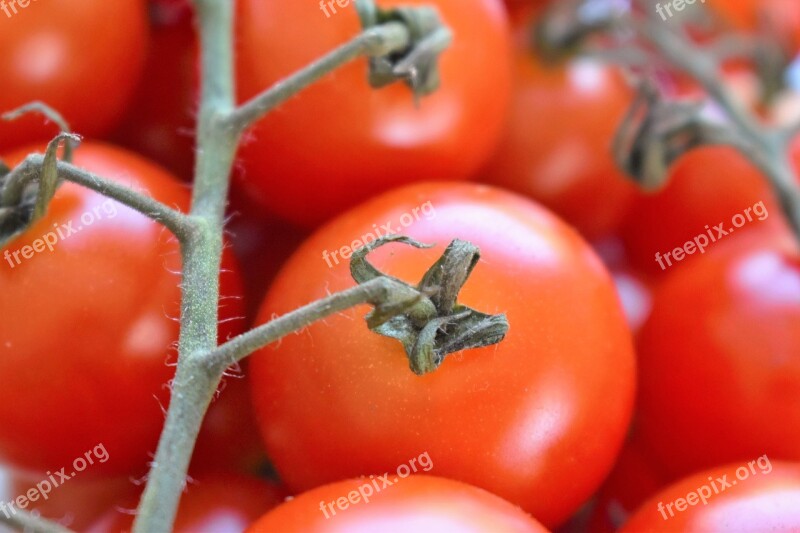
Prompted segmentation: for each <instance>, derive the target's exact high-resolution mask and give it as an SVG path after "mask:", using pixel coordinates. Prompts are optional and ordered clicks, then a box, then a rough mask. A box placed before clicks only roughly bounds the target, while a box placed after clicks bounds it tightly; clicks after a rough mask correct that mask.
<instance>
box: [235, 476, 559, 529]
mask: <svg viewBox="0 0 800 533" xmlns="http://www.w3.org/2000/svg"><path fill="white" fill-rule="evenodd" d="M369 484H370V480H369V479H367V478H362V479H348V480H345V481H339V482H337V483H333V484H330V485H325V486H323V487H318V488H316V489H313V490H311V491H309V492H306V493H305V494H301V495H300V496H297V497H295V498H292V499H291V500H290V501H288V502H286V503H284V504H283V505H281V506H280V507H277V508H276V509H274V510H272V511H270V512H269V513H267V514H266V515H264V516H263V517H261V519H259V520H258V521H257V522H256V523H255V524H253V525H252V526H250V528H249V529H248V530H247V533H267V532H273V531H280V532H282V533H294V532H297V533H312V532H322V531H357V532H361V531H363V532H367V531H381V532H385V533H400V532H405V531H410V530H413V529H414V528H419V527H420V526H424V527H425V528H426V529H427V530H433V529H436V530H437V531H463V532H464V533H467V532H480V531H504V532H508V533H511V532H519V533H522V532H528V533H546V532H547V529H546V528H545V527H543V526H542V525H541V524H539V523H538V522H537V521H536V520H534V519H533V518H531V517H530V516H528V515H526V514H525V513H524V512H523V511H522V510H521V509H519V508H518V507H515V506H514V505H512V504H510V503H509V502H507V501H504V500H502V499H501V498H498V497H497V496H495V495H493V494H490V493H489V492H486V491H484V490H481V489H478V488H476V487H472V486H470V485H467V484H465V483H459V482H457V481H452V480H449V479H444V478H438V477H432V476H424V475H412V476H410V477H407V478H405V479H401V480H399V481H397V482H396V483H395V484H393V485H392V486H391V487H388V488H386V489H385V491H386V492H382V493H381V492H377V491H376V493H375V495H374V496H372V497H370V495H369V494H368V493H367V487H368V486H371V485H369ZM360 487H361V488H362V491H363V494H366V495H367V498H368V500H366V501H365V500H363V499H362V496H361V494H360V493H358V492H357V491H358V489H359V488H360ZM379 487H380V485H379ZM373 490H375V489H373ZM354 491H355V494H356V496H358V499H356V498H355V497H354V498H352V499H351V500H349V502H348V503H347V507H346V508H344V509H340V508H336V507H335V506H334V507H333V509H332V510H331V509H329V508H327V507H326V508H325V512H327V513H328V515H327V517H326V514H325V512H323V511H322V510H321V507H322V506H323V505H324V504H325V503H327V502H335V501H336V500H337V499H339V498H344V499H347V498H348V495H350V494H352V493H353V492H354ZM343 505H344V504H343ZM332 512H334V513H336V514H332Z"/></svg>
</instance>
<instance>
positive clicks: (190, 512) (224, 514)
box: [89, 474, 284, 533]
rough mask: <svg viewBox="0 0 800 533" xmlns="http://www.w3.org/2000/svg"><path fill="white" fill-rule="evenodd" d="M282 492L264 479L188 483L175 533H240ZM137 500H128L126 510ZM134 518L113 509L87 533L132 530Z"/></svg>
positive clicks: (227, 477)
mask: <svg viewBox="0 0 800 533" xmlns="http://www.w3.org/2000/svg"><path fill="white" fill-rule="evenodd" d="M283 498H284V492H283V490H282V489H280V488H279V487H277V486H275V485H273V484H271V483H268V482H266V481H264V480H261V479H258V478H254V477H249V476H242V475H232V474H218V475H214V476H209V477H205V478H201V479H199V480H197V481H195V482H194V483H190V484H189V485H188V487H187V489H186V492H185V494H184V495H183V496H182V497H181V503H180V507H178V514H177V516H176V517H175V526H174V528H173V532H174V533H200V532H209V533H211V532H213V533H241V532H242V531H244V529H245V528H246V527H247V526H248V525H249V524H251V523H253V521H255V520H256V519H258V517H260V516H261V515H263V514H264V513H265V512H267V511H269V510H270V509H272V508H273V507H275V506H277V505H279V504H280V503H281V502H282V501H283ZM136 502H137V500H131V501H129V502H128V503H129V505H128V506H127V507H128V508H129V509H132V508H135V507H136ZM133 519H134V517H133V515H132V514H131V513H130V512H121V511H120V509H112V510H111V511H109V512H108V513H107V514H106V515H105V516H103V517H102V518H101V519H100V520H99V521H98V522H97V523H95V525H94V526H93V527H91V528H90V529H89V533H121V532H127V531H131V528H132V527H133Z"/></svg>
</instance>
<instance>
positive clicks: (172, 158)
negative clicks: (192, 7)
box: [112, 2, 198, 180]
mask: <svg viewBox="0 0 800 533" xmlns="http://www.w3.org/2000/svg"><path fill="white" fill-rule="evenodd" d="M156 6H157V9H155V13H156V20H157V22H158V21H161V23H160V24H156V25H155V27H154V28H153V31H152V44H151V46H150V52H149V54H148V56H147V62H146V64H145V68H144V76H142V81H141V83H140V84H139V87H138V88H137V90H136V93H135V95H134V97H133V100H132V102H131V105H130V106H129V107H128V113H127V114H126V116H125V118H124V119H123V121H122V123H121V124H120V125H119V126H118V127H117V129H116V130H115V132H114V134H113V136H112V137H113V139H114V141H115V142H117V143H119V144H120V145H122V146H125V147H127V148H130V149H132V150H134V151H136V152H139V153H141V154H143V155H145V156H147V157H149V158H150V159H152V160H153V161H156V162H158V163H160V164H162V165H164V166H165V167H167V168H168V169H169V170H171V171H172V172H174V173H175V174H176V175H177V176H178V177H181V178H184V179H186V180H190V179H191V177H192V170H193V169H194V130H195V120H194V116H195V111H196V108H197V86H198V69H197V57H198V55H197V54H198V50H197V43H196V42H195V41H196V39H195V34H194V28H193V26H192V18H191V16H189V15H190V12H189V7H188V6H184V5H183V4H181V3H176V2H171V3H170V2H167V3H165V4H164V5H162V4H157V5H156ZM175 19H177V20H175Z"/></svg>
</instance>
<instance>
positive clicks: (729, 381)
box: [638, 232, 800, 478]
mask: <svg viewBox="0 0 800 533" xmlns="http://www.w3.org/2000/svg"><path fill="white" fill-rule="evenodd" d="M785 237H786V239H785V240H782V239H779V238H778V237H777V236H775V235H773V234H761V233H760V232H752V233H751V234H750V235H749V236H744V235H743V236H742V237H741V238H740V239H738V240H735V241H730V242H728V243H724V244H723V243H720V244H718V245H717V246H718V248H715V249H714V250H712V251H711V252H709V253H706V255H705V257H703V258H702V259H701V260H698V261H695V262H693V263H691V264H688V265H685V266H684V267H682V268H681V269H680V270H676V271H675V272H673V273H672V275H671V276H670V277H669V278H668V279H667V281H666V282H665V283H664V284H663V285H662V286H661V288H660V289H659V291H658V292H657V294H656V297H655V303H654V307H653V311H652V314H651V316H650V319H649V320H648V322H647V323H646V324H645V326H644V328H643V329H642V331H641V333H640V336H639V344H638V354H639V361H640V382H639V391H640V393H639V403H638V409H639V412H638V423H639V430H640V431H641V434H642V438H643V441H644V442H645V444H646V445H647V446H648V447H649V449H650V450H651V451H652V454H653V458H654V459H655V460H656V461H658V463H659V464H660V465H661V466H662V467H663V468H664V471H665V473H667V474H669V475H670V476H671V477H672V478H674V477H677V476H680V475H684V474H687V473H689V472H693V471H697V470H700V469H703V468H709V467H711V466H714V465H718V464H722V463H725V462H733V461H741V460H746V459H751V458H753V457H756V456H759V455H761V454H764V453H766V454H768V455H769V456H770V457H772V458H775V459H789V460H798V459H800V452H799V451H798V450H800V397H799V396H798V394H797V392H798V390H800V360H798V358H797V354H798V353H800V257H799V254H798V252H797V248H796V244H794V243H792V242H791V239H789V238H788V236H785Z"/></svg>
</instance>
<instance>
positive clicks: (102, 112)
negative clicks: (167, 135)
mask: <svg viewBox="0 0 800 533" xmlns="http://www.w3.org/2000/svg"><path fill="white" fill-rule="evenodd" d="M20 4H21V3H20V2H18V1H17V2H11V1H7V2H4V3H3V4H2V6H0V50H3V53H2V54H0V79H2V80H3V82H2V90H0V112H5V111H10V110H12V109H14V108H16V107H19V106H21V105H23V104H26V103H28V102H30V101H32V100H41V101H43V102H45V103H47V104H49V105H50V106H52V107H53V108H55V109H56V110H58V111H59V112H61V114H62V115H64V117H65V118H66V119H67V121H68V122H69V123H70V126H71V128H72V130H73V131H75V132H77V133H80V134H81V135H87V136H97V135H101V134H104V133H106V132H107V131H108V130H109V129H110V128H111V127H113V126H114V124H115V122H116V121H117V120H118V119H119V118H120V117H121V116H122V113H123V109H124V107H125V105H126V104H127V102H128V100H129V99H130V97H131V95H132V94H133V90H134V88H135V86H136V82H137V81H138V79H139V75H140V73H141V70H142V65H143V63H144V56H145V50H146V47H147V10H146V2H145V1H144V0H114V1H113V2H108V1H107V0H70V1H69V2H30V3H28V6H27V7H24V8H23V7H22V6H21V5H20ZM14 12H16V14H14ZM57 132H58V129H57V128H56V127H55V126H52V125H50V126H48V127H45V126H43V120H42V118H41V117H38V116H31V117H25V118H23V119H21V120H17V121H14V122H12V123H5V122H2V121H0V149H2V150H5V149H8V148H9V147H12V146H20V145H22V144H26V143H29V142H31V141H34V140H47V139H49V138H51V137H53V136H55V134H56V133H57Z"/></svg>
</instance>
